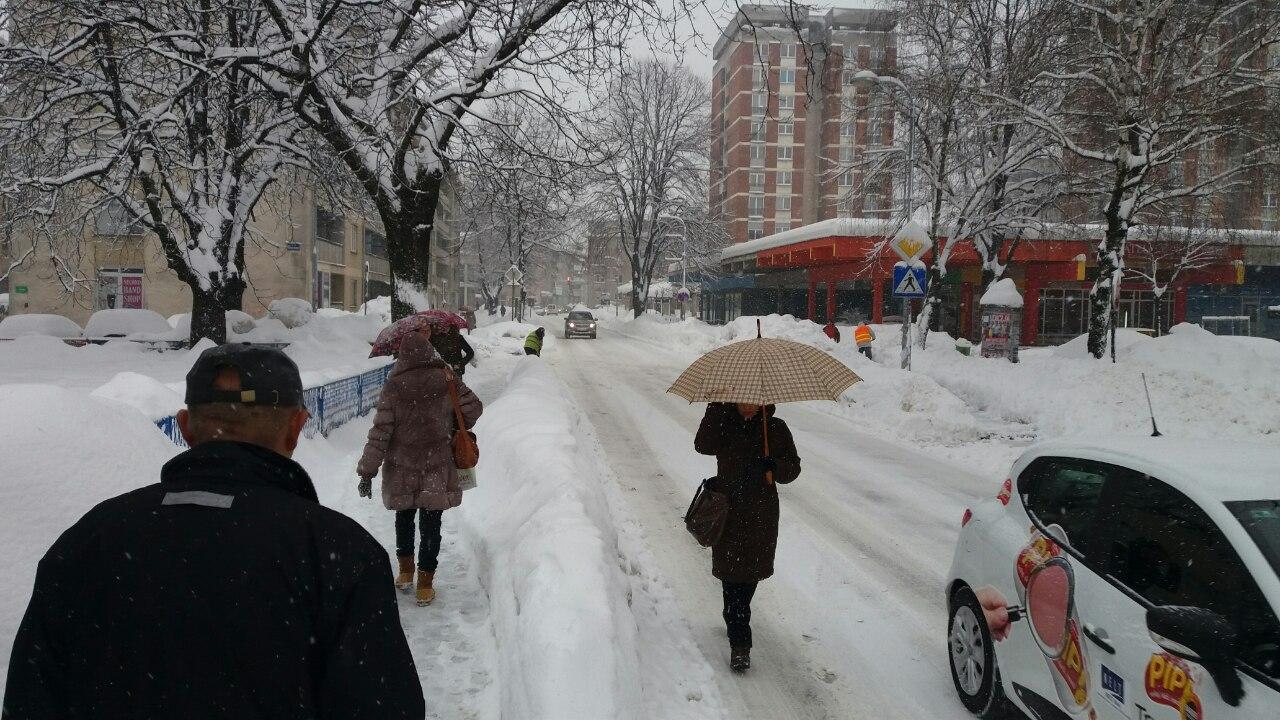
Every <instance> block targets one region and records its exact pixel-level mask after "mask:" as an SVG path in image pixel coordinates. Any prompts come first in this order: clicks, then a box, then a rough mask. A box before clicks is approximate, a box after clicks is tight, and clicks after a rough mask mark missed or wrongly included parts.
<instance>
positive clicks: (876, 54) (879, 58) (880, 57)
mask: <svg viewBox="0 0 1280 720" xmlns="http://www.w3.org/2000/svg"><path fill="white" fill-rule="evenodd" d="M884 56H885V53H884V47H873V48H871V67H873V68H876V69H877V70H878V69H881V68H883V67H884Z"/></svg>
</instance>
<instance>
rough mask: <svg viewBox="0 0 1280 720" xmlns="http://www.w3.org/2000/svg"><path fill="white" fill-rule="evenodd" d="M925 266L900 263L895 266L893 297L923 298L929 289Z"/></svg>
mask: <svg viewBox="0 0 1280 720" xmlns="http://www.w3.org/2000/svg"><path fill="white" fill-rule="evenodd" d="M927 282H928V281H927V279H926V276H925V268H924V265H907V264H906V263H898V264H897V265H894V266H893V296H894V297H900V298H922V297H924V291H925V288H926V287H927Z"/></svg>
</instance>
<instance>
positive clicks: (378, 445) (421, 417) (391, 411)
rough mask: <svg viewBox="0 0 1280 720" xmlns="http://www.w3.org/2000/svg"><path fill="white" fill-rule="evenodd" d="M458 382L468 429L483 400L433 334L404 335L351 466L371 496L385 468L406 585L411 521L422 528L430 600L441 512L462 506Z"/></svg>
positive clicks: (420, 565)
mask: <svg viewBox="0 0 1280 720" xmlns="http://www.w3.org/2000/svg"><path fill="white" fill-rule="evenodd" d="M451 378H452V379H453V381H454V382H455V383H457V389H458V399H459V400H460V404H461V406H462V416H463V419H464V420H465V422H466V426H467V427H468V428H470V427H472V426H473V425H475V423H476V420H478V419H479V418H480V413H481V412H482V411H483V405H482V404H481V403H480V399H479V398H477V397H476V396H475V393H473V392H471V390H470V388H468V387H467V386H466V385H465V384H464V383H463V382H462V380H461V378H455V377H454V375H453V373H452V371H451V370H450V369H449V366H448V365H447V364H446V363H445V361H444V360H443V359H441V358H440V356H439V355H438V354H437V353H436V351H435V348H433V347H432V345H431V332H430V330H429V329H424V330H423V331H421V332H414V333H409V334H408V335H406V336H405V338H404V340H402V341H401V343H400V351H399V353H398V355H397V357H396V365H395V368H393V369H392V370H391V376H390V377H389V378H387V384H386V386H385V387H383V388H382V397H381V398H380V399H379V401H378V414H377V415H376V416H375V417H374V419H373V427H372V428H370V430H369V439H368V442H366V443H365V446H364V455H363V456H361V458H360V463H359V465H358V466H357V467H356V471H357V472H358V473H359V475H360V486H359V490H360V494H361V495H363V496H364V497H372V494H373V492H372V490H373V486H372V483H373V478H374V476H376V475H377V474H378V469H379V467H381V469H382V503H383V504H384V505H386V507H387V509H388V510H394V511H395V513H396V556H397V558H398V559H399V562H400V572H399V574H398V575H397V576H396V587H397V588H399V589H401V590H408V589H409V588H410V587H411V586H412V585H413V575H414V569H415V568H414V553H413V545H414V520H415V519H416V520H417V524H418V525H419V529H420V531H421V534H422V540H421V543H420V545H419V548H418V562H417V571H418V583H417V600H418V604H419V605H427V604H429V603H430V602H431V601H432V600H434V599H435V596H436V592H435V589H434V587H433V584H432V583H433V582H434V580H435V572H436V565H437V559H438V557H439V555H440V522H441V517H442V515H443V514H444V511H445V510H447V509H448V508H453V507H457V506H458V505H460V504H462V489H461V488H460V487H459V478H458V469H457V467H456V466H455V465H454V460H453V434H454V432H455V430H456V427H455V426H456V424H457V423H456V420H455V418H454V410H453V403H452V401H451V400H450V397H449V380H450V379H451Z"/></svg>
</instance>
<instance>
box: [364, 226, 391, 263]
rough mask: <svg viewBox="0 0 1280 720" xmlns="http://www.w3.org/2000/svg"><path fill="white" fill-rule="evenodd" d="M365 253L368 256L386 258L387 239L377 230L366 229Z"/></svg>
mask: <svg viewBox="0 0 1280 720" xmlns="http://www.w3.org/2000/svg"><path fill="white" fill-rule="evenodd" d="M364 252H365V254H366V255H373V256H374V257H380V258H385V257H386V256H387V238H386V236H384V235H383V234H382V233H380V232H377V231H376V230H371V229H369V227H368V226H366V227H365V229H364Z"/></svg>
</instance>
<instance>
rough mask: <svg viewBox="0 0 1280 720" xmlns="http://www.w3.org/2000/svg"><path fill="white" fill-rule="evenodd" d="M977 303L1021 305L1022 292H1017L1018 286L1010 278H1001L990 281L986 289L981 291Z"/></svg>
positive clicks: (1008, 305)
mask: <svg viewBox="0 0 1280 720" xmlns="http://www.w3.org/2000/svg"><path fill="white" fill-rule="evenodd" d="M978 304H979V305H984V306H985V305H996V306H999V307H1011V308H1020V307H1022V293H1020V292H1018V286H1017V284H1015V283H1014V282H1013V279H1012V278H1003V279H1001V280H997V281H995V282H993V283H991V286H990V287H988V288H987V291H986V292H984V293H982V299H981V300H979V301H978Z"/></svg>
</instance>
